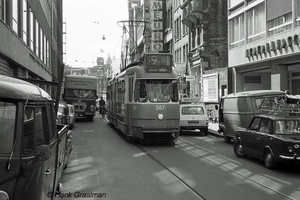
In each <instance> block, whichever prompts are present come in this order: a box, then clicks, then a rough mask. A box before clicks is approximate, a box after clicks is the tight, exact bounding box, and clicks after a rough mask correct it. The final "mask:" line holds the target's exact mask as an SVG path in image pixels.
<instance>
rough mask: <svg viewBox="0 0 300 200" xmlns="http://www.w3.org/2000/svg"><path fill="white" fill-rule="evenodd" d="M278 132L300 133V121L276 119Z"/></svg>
mask: <svg viewBox="0 0 300 200" xmlns="http://www.w3.org/2000/svg"><path fill="white" fill-rule="evenodd" d="M276 134H300V121H298V120H278V121H276Z"/></svg>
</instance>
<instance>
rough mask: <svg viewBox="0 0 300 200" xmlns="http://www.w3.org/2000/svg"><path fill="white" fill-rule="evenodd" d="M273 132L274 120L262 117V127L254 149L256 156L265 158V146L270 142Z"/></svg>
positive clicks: (256, 137) (256, 136)
mask: <svg viewBox="0 0 300 200" xmlns="http://www.w3.org/2000/svg"><path fill="white" fill-rule="evenodd" d="M272 134H273V121H272V120H271V119H268V118H262V121H261V123H260V129H259V131H258V132H257V134H256V135H255V143H254V147H253V148H254V151H255V156H256V157H258V158H263V154H264V148H265V147H266V146H267V145H268V144H269V143H270V140H271V138H272Z"/></svg>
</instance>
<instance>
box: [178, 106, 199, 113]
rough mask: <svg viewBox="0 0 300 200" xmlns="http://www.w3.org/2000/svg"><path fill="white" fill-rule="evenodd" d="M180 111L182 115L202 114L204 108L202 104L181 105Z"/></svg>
mask: <svg viewBox="0 0 300 200" xmlns="http://www.w3.org/2000/svg"><path fill="white" fill-rule="evenodd" d="M181 113H182V114H183V115H203V114H204V108H203V107H202V106H197V107H196V106H189V107H183V108H182V112H181Z"/></svg>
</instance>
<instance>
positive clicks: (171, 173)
mask: <svg viewBox="0 0 300 200" xmlns="http://www.w3.org/2000/svg"><path fill="white" fill-rule="evenodd" d="M135 145H136V146H137V148H138V149H140V150H141V151H142V152H143V153H145V154H146V155H147V156H148V157H149V158H150V159H151V160H153V161H154V162H156V163H157V164H159V165H160V166H161V167H163V168H164V169H165V170H167V172H169V173H170V175H172V177H173V178H175V179H176V180H178V181H179V182H180V183H182V184H183V185H184V186H185V187H187V188H188V189H189V190H190V191H191V192H192V193H194V195H195V196H197V197H199V199H201V200H206V199H205V198H204V197H203V196H202V195H201V194H200V193H199V192H198V191H196V190H195V189H194V188H193V187H192V186H190V185H189V184H188V183H187V182H186V181H185V180H183V179H182V178H180V177H179V176H178V175H177V174H176V173H175V172H173V171H172V170H171V169H169V168H168V167H167V166H166V165H164V164H163V163H162V162H161V161H159V160H158V159H157V158H155V157H154V156H153V155H152V154H151V153H150V152H148V151H147V150H146V149H145V148H144V147H143V146H142V145H141V144H138V143H136V144H135Z"/></svg>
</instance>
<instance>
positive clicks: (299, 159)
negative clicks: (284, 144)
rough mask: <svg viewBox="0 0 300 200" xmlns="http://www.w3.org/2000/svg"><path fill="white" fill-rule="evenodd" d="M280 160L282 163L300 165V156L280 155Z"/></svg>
mask: <svg viewBox="0 0 300 200" xmlns="http://www.w3.org/2000/svg"><path fill="white" fill-rule="evenodd" d="M279 158H280V159H281V160H282V161H292V162H296V163H300V155H297V154H294V155H279Z"/></svg>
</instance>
